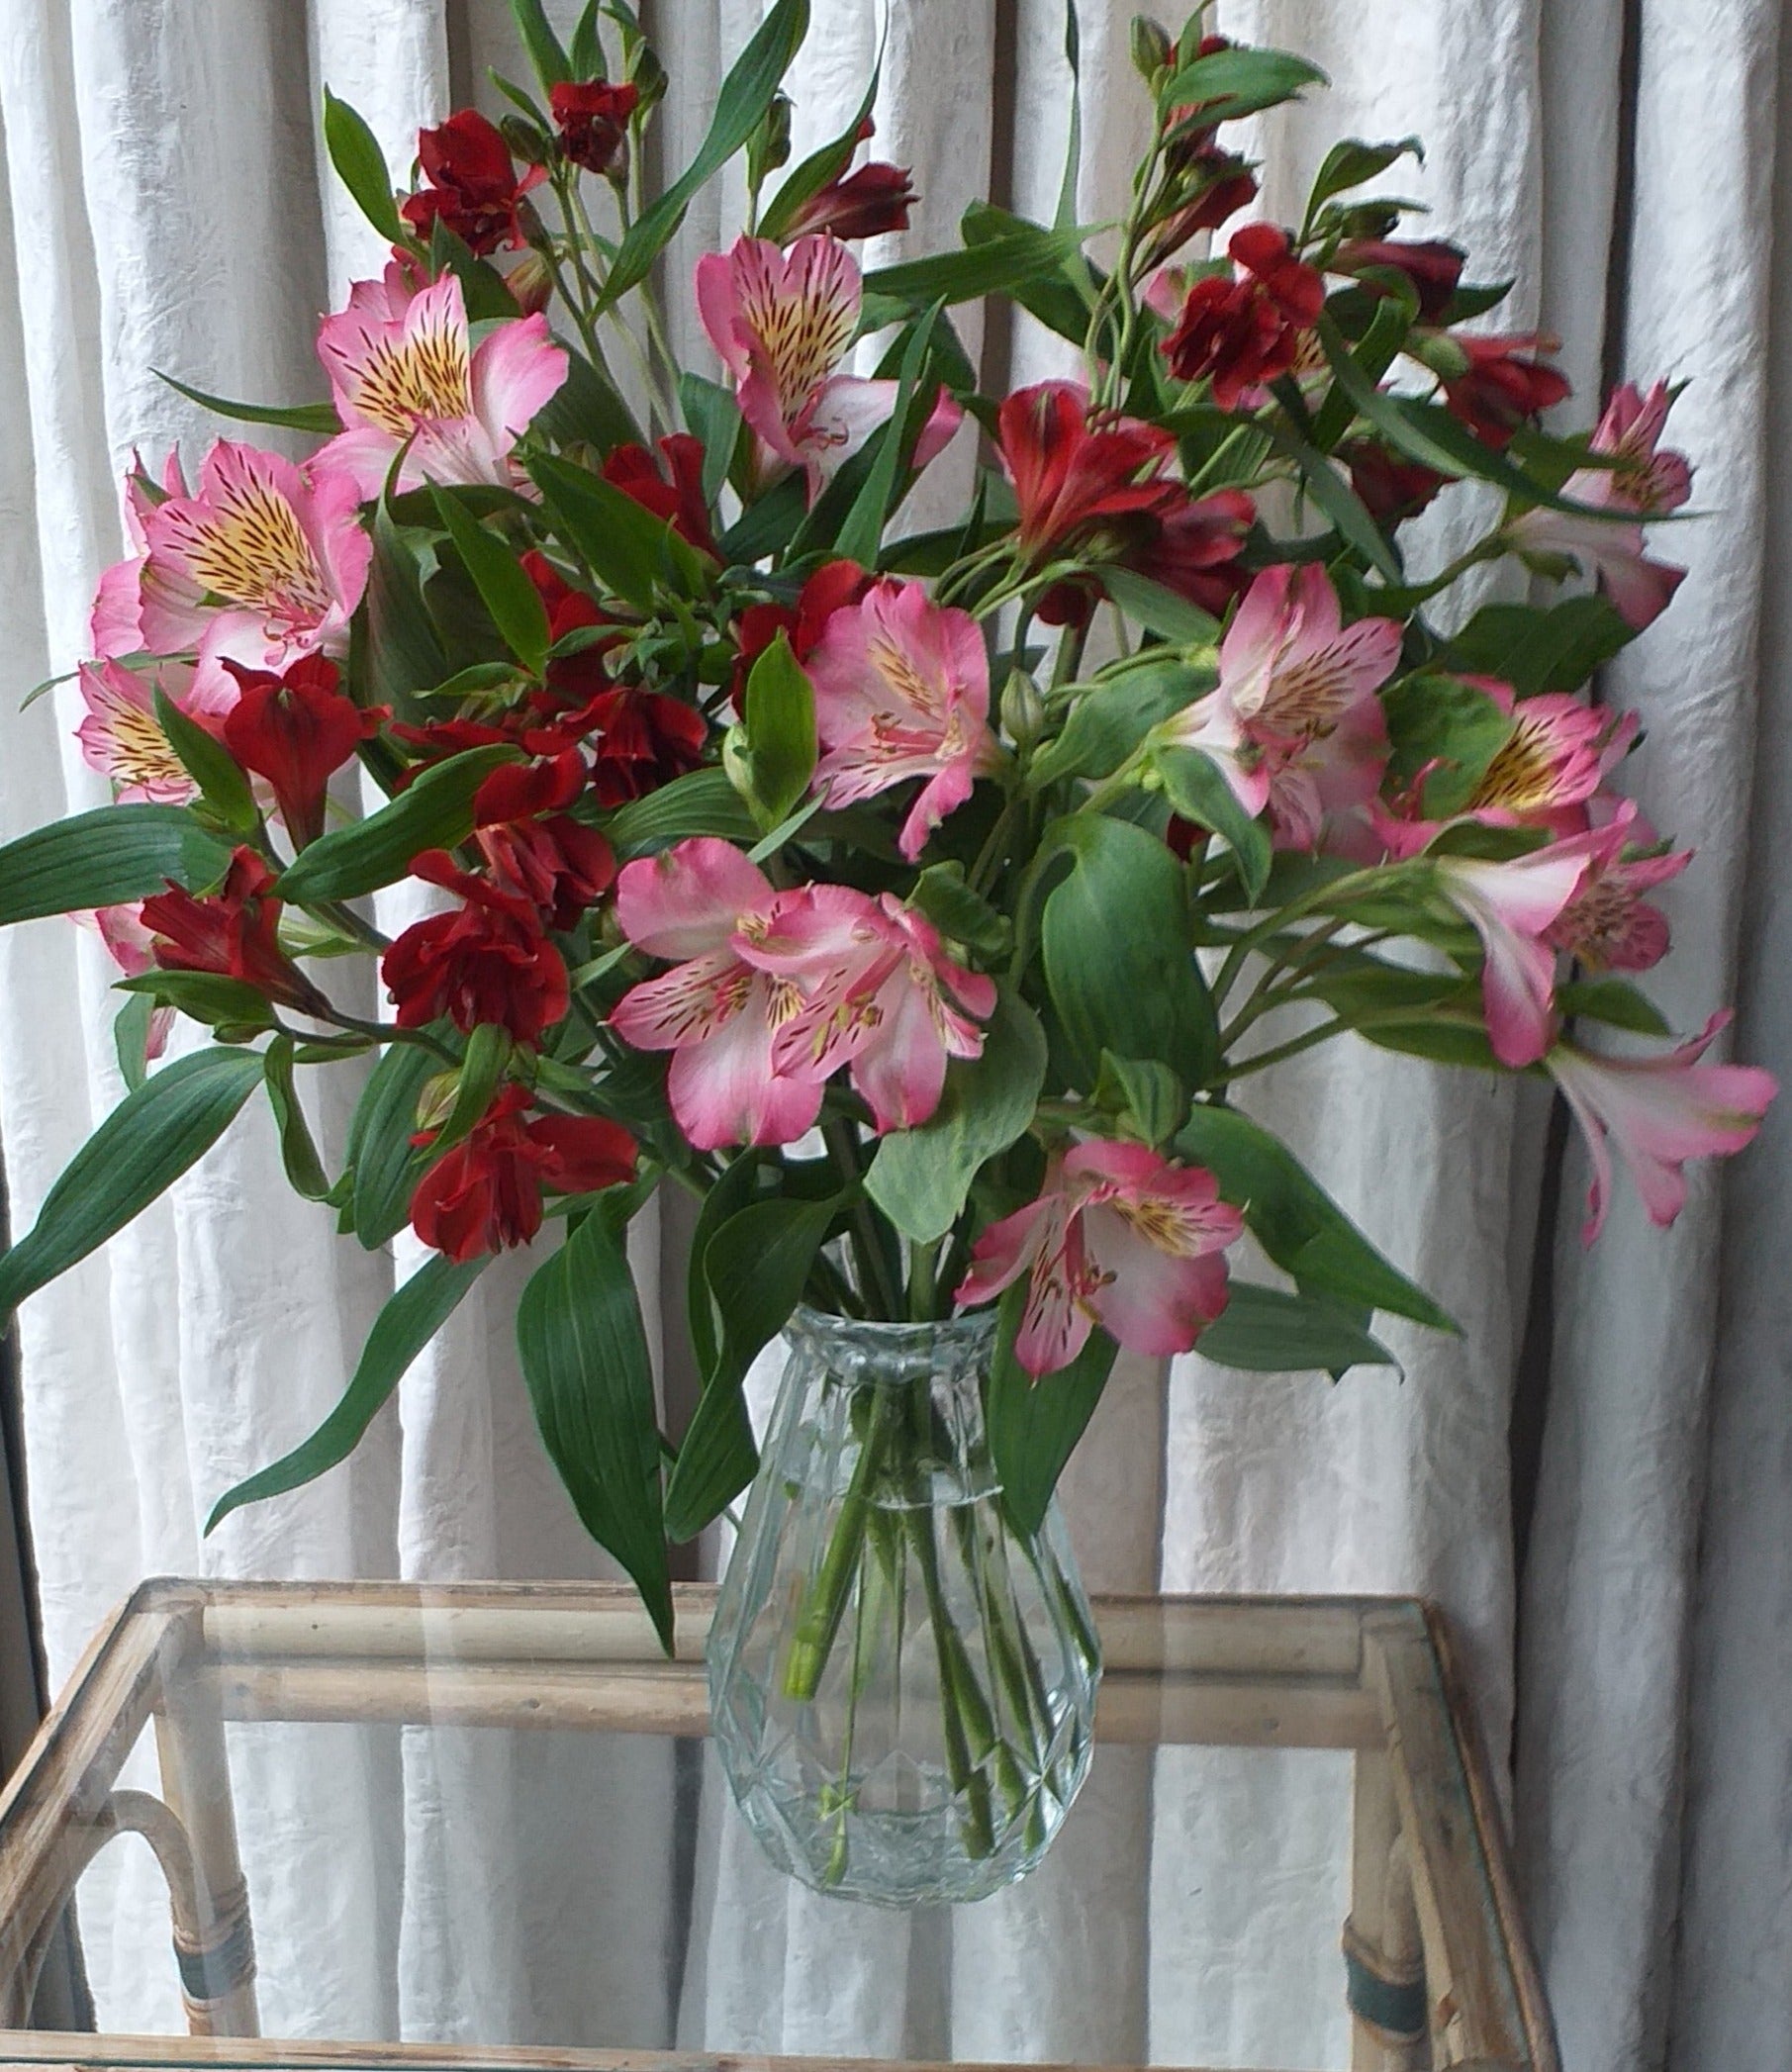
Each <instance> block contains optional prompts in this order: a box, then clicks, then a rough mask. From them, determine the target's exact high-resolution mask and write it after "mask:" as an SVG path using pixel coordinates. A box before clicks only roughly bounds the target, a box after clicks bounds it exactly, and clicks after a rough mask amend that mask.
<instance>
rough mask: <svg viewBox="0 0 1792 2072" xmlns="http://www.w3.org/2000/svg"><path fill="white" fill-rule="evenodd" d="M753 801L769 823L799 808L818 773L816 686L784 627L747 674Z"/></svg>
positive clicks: (764, 821)
mask: <svg viewBox="0 0 1792 2072" xmlns="http://www.w3.org/2000/svg"><path fill="white" fill-rule="evenodd" d="M746 737H747V753H748V757H749V760H750V762H751V766H752V773H753V803H754V804H755V805H756V806H757V807H758V808H759V812H760V817H761V820H762V822H763V824H764V825H765V826H767V827H776V826H777V825H778V823H779V821H781V820H782V819H783V818H784V817H785V815H786V814H787V813H789V812H791V811H792V810H793V808H794V807H795V806H796V804H797V801H799V800H800V799H801V798H802V796H803V794H804V793H805V792H806V791H807V790H808V788H809V780H810V779H811V778H812V777H813V776H814V774H815V757H816V753H817V750H816V742H815V692H814V686H813V685H812V684H810V682H809V680H808V677H807V675H806V674H805V673H804V671H803V669H802V664H801V663H799V661H798V660H797V657H796V656H795V655H794V654H793V653H792V652H791V643H790V639H789V637H788V636H787V635H786V634H785V633H784V632H783V631H782V630H781V631H780V632H779V634H778V636H777V638H776V639H775V640H774V641H773V642H772V644H771V646H770V647H768V648H767V649H766V650H765V651H764V652H763V653H762V654H761V655H760V656H759V658H758V660H757V661H755V663H754V664H753V667H752V670H751V671H750V672H749V674H748V677H747V693H746Z"/></svg>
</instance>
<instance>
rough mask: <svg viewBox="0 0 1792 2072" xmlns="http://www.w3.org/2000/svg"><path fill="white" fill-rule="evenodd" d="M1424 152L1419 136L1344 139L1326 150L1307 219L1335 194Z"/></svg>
mask: <svg viewBox="0 0 1792 2072" xmlns="http://www.w3.org/2000/svg"><path fill="white" fill-rule="evenodd" d="M1424 156H1425V147H1424V145H1423V144H1422V143H1421V142H1420V141H1419V140H1418V139H1417V138H1416V137H1403V138H1401V140H1400V141H1399V142H1398V143H1365V142H1364V141H1362V140H1361V139H1360V138H1356V137H1346V138H1343V139H1341V140H1340V141H1338V142H1337V143H1335V144H1333V146H1332V147H1331V149H1330V150H1329V151H1327V152H1326V154H1325V157H1324V160H1323V161H1322V162H1321V164H1320V167H1319V171H1318V174H1317V176H1316V177H1315V178H1314V181H1313V191H1312V194H1311V195H1310V196H1309V197H1308V200H1307V222H1308V223H1309V224H1310V223H1311V222H1312V220H1313V218H1314V217H1315V215H1317V214H1318V212H1319V210H1320V209H1321V208H1323V207H1324V205H1325V204H1326V203H1327V202H1329V201H1330V200H1331V199H1332V197H1333V196H1334V195H1335V194H1345V193H1347V192H1348V191H1349V190H1350V189H1351V188H1353V187H1361V186H1363V185H1364V183H1365V182H1366V181H1368V180H1372V179H1374V178H1375V177H1376V176H1377V175H1378V174H1380V173H1384V172H1385V171H1386V170H1387V168H1388V167H1389V166H1390V165H1396V164H1398V162H1399V161H1400V160H1401V159H1402V158H1417V159H1420V160H1423V158H1424Z"/></svg>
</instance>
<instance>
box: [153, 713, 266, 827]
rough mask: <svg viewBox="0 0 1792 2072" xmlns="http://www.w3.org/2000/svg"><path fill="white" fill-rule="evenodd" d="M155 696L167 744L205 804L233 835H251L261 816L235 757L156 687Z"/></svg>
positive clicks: (157, 717)
mask: <svg viewBox="0 0 1792 2072" xmlns="http://www.w3.org/2000/svg"><path fill="white" fill-rule="evenodd" d="M154 698H155V717H156V720H157V722H158V723H159V724H160V727H161V730H162V732H163V733H164V734H166V735H167V737H168V745H169V746H170V747H171V748H172V749H173V751H174V753H175V754H176V755H177V756H178V757H179V758H180V763H181V767H182V769H184V770H185V771H186V773H187V775H188V776H189V777H190V778H191V779H192V780H193V782H194V783H195V784H196V785H197V786H198V787H199V789H200V791H201V793H202V794H203V795H204V798H205V801H206V803H207V804H208V805H209V806H210V807H211V808H212V810H213V811H214V812H215V813H216V814H217V815H218V817H219V818H220V819H221V820H222V821H223V822H224V823H225V825H226V826H227V827H228V828H230V829H231V831H232V832H233V833H234V834H252V833H253V832H254V830H255V827H256V824H257V823H258V822H259V820H260V818H261V815H260V813H259V812H258V811H257V810H256V808H255V801H254V797H253V795H252V794H251V793H250V791H249V781H248V779H247V778H246V777H244V776H243V774H242V771H241V770H240V769H239V768H238V767H237V763H236V757H235V756H233V755H232V754H231V752H230V750H229V749H228V748H226V747H225V745H224V743H223V742H222V741H220V740H219V738H218V736H217V735H216V734H213V733H208V732H207V731H206V729H205V728H204V727H203V726H201V725H200V723H199V721H198V720H197V719H191V718H189V717H188V716H187V714H186V713H185V712H183V711H182V710H181V708H180V707H179V706H177V705H176V704H175V703H174V701H173V700H172V699H171V698H170V697H168V695H167V694H166V692H164V691H161V690H159V689H158V690H157V691H156V692H155V694H154Z"/></svg>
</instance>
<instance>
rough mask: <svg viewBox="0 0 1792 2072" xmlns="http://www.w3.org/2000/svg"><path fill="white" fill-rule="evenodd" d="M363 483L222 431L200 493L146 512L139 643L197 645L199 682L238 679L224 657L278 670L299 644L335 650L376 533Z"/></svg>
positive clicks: (223, 685) (209, 691) (220, 684)
mask: <svg viewBox="0 0 1792 2072" xmlns="http://www.w3.org/2000/svg"><path fill="white" fill-rule="evenodd" d="M360 501H361V499H360V492H359V490H358V489H357V488H356V487H355V484H354V481H353V478H352V477H351V476H348V475H345V474H342V473H340V472H339V471H337V470H335V469H316V470H301V469H299V468H296V467H295V466H294V465H293V463H292V462H291V461H290V460H283V459H282V458H281V457H280V455H279V454H277V453H262V452H258V451H257V450H256V449H255V448H254V447H253V446H243V445H238V444H236V442H235V441H234V440H231V439H220V440H219V441H218V442H217V444H216V445H214V446H213V448H212V450H211V451H210V452H209V453H208V454H207V455H206V457H205V462H204V465H203V466H202V467H201V469H200V476H199V492H198V494H197V495H196V496H188V497H170V498H168V500H167V501H166V502H165V503H163V504H158V505H156V507H155V509H154V510H153V511H151V512H149V513H148V514H147V515H146V516H145V517H144V518H143V533H144V537H145V539H146V541H147V545H148V554H147V558H146V559H145V561H144V563H143V569H142V617H141V627H142V643H143V645H144V646H145V647H147V648H149V649H151V650H153V651H154V652H155V653H157V654H177V653H179V652H181V651H182V650H184V649H187V648H195V647H196V648H197V649H198V653H199V678H198V683H197V686H196V689H197V691H198V694H199V695H200V696H201V697H203V698H206V699H208V700H210V699H211V698H213V697H214V696H216V695H217V694H218V693H220V692H221V691H228V690H234V688H235V687H234V686H232V685H231V684H230V681H229V678H228V676H227V674H226V672H225V670H224V663H225V661H226V660H227V659H228V660H230V661H233V662H240V663H242V664H243V665H244V666H245V667H246V668H249V669H269V670H272V671H274V672H275V673H276V674H278V673H279V672H281V671H282V670H284V669H285V668H286V666H287V664H288V663H290V662H296V661H297V660H298V659H299V657H300V656H301V655H313V654H326V655H330V656H333V657H340V656H341V655H343V654H345V653H346V652H347V647H348V621H349V619H350V617H351V616H352V615H353V613H354V609H355V607H356V606H357V605H358V604H359V603H360V601H361V593H362V591H363V590H365V589H366V587H367V565H368V562H369V560H370V559H371V558H372V553H373V542H372V541H371V540H370V539H369V538H368V536H367V534H366V533H365V532H364V531H363V530H362V529H361V525H360V519H359V517H358V506H359V504H360Z"/></svg>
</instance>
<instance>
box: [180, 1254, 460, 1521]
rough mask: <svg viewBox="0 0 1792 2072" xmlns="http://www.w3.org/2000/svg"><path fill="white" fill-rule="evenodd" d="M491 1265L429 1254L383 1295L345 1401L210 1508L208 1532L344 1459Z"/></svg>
mask: <svg viewBox="0 0 1792 2072" xmlns="http://www.w3.org/2000/svg"><path fill="white" fill-rule="evenodd" d="M488 1264H489V1261H488V1260H487V1259H485V1258H483V1257H482V1258H479V1259H470V1260H468V1261H467V1262H466V1264H465V1265H464V1266H456V1265H455V1264H454V1262H453V1261H452V1260H449V1259H443V1258H442V1257H441V1255H440V1254H439V1253H435V1254H432V1255H431V1256H430V1257H429V1258H428V1259H426V1260H425V1261H424V1264H423V1265H422V1266H421V1267H419V1269H418V1270H417V1271H416V1272H415V1273H413V1274H412V1276H411V1277H410V1279H409V1280H407V1281H406V1282H405V1284H404V1285H403V1287H401V1288H398V1289H397V1290H396V1291H395V1292H394V1293H393V1294H392V1295H390V1296H389V1297H388V1298H387V1301H386V1305H385V1307H384V1308H383V1309H382V1310H381V1311H380V1313H379V1315H378V1316H377V1317H376V1318H375V1319H374V1323H373V1329H372V1330H371V1331H370V1332H369V1333H368V1334H367V1343H366V1344H365V1345H364V1346H363V1347H362V1349H361V1357H360V1359H359V1360H358V1361H357V1362H356V1363H355V1369H354V1373H353V1375H352V1377H351V1378H350V1380H349V1383H348V1386H347V1388H345V1389H344V1390H343V1392H342V1399H341V1401H340V1402H339V1403H337V1405H336V1407H335V1408H334V1409H333V1410H332V1411H331V1412H330V1415H329V1416H328V1417H327V1418H326V1419H325V1420H324V1422H323V1423H322V1424H321V1425H320V1426H319V1427H318V1429H317V1430H316V1431H315V1432H314V1433H313V1434H312V1435H311V1437H310V1438H309V1439H308V1440H306V1442H305V1444H304V1445H303V1446H298V1447H295V1448H294V1449H293V1451H292V1452H291V1453H290V1454H283V1455H282V1456H281V1457H280V1459H279V1460H275V1461H273V1462H271V1463H270V1464H269V1465H268V1466H266V1467H264V1468H262V1469H260V1470H259V1472H258V1473H255V1474H252V1475H250V1476H248V1477H247V1479H246V1480H244V1481H241V1482H238V1483H237V1484H236V1487H235V1488H234V1489H228V1490H226V1491H225V1493H224V1495H223V1496H221V1497H220V1498H219V1499H218V1501H217V1503H215V1504H214V1505H213V1506H212V1515H211V1517H210V1518H208V1519H207V1520H206V1531H207V1532H208V1533H215V1532H216V1531H217V1530H218V1528H219V1527H220V1526H221V1525H222V1524H223V1523H224V1521H225V1520H226V1519H227V1518H228V1517H229V1516H230V1515H231V1513H232V1512H233V1511H238V1510H240V1509H241V1508H242V1506H243V1505H244V1504H255V1503H260V1502H261V1501H262V1500H263V1498H265V1497H270V1496H284V1495H285V1494H286V1492H287V1491H288V1490H289V1489H301V1488H303V1487H304V1486H305V1484H306V1483H307V1482H315V1481H316V1480H317V1478H318V1477H319V1475H321V1474H324V1473H325V1472H327V1470H329V1469H330V1468H332V1467H335V1466H338V1465H339V1464H340V1463H341V1462H342V1461H344V1460H347V1459H348V1457H349V1455H350V1454H352V1453H353V1452H354V1450H355V1448H356V1447H357V1446H359V1445H360V1443H361V1440H362V1438H363V1437H364V1436H365V1434H366V1431H367V1427H368V1426H369V1425H370V1424H372V1422H373V1420H374V1418H375V1417H376V1416H377V1415H378V1414H379V1412H380V1411H381V1410H382V1409H383V1408H384V1407H385V1403H386V1399H387V1397H388V1396H390V1395H391V1393H392V1391H393V1390H394V1389H395V1388H396V1387H397V1386H398V1384H399V1383H400V1382H401V1381H402V1380H403V1379H404V1378H405V1374H406V1372H407V1371H408V1370H409V1368H410V1367H411V1366H412V1365H413V1363H414V1362H415V1361H416V1360H417V1358H418V1356H419V1354H421V1353H422V1352H423V1350H424V1347H425V1346H426V1345H427V1344H428V1343H429V1341H430V1340H431V1339H432V1338H433V1337H434V1336H435V1334H436V1333H437V1332H438V1331H439V1330H440V1329H441V1327H442V1326H443V1325H444V1324H445V1323H446V1322H447V1321H448V1319H449V1317H450V1316H452V1315H453V1313H454V1310H455V1308H456V1306H457V1305H458V1304H459V1302H460V1299H461V1297H462V1296H463V1295H464V1294H465V1293H466V1292H467V1290H468V1288H470V1287H471V1286H472V1285H473V1283H474V1281H476V1280H477V1279H478V1278H479V1276H480V1274H481V1273H482V1272H483V1271H485V1268H486V1267H487V1265H488Z"/></svg>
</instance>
